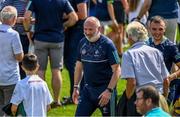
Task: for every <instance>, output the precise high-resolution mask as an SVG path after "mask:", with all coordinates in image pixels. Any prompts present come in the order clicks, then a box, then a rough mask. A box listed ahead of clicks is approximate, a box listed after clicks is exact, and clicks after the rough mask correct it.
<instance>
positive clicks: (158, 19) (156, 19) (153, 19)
mask: <svg viewBox="0 0 180 117" xmlns="http://www.w3.org/2000/svg"><path fill="white" fill-rule="evenodd" d="M152 22H154V23H161V22H164V23H165V25H166V24H167V22H166V20H165V19H164V18H163V17H161V16H158V15H156V16H153V17H152V18H151V19H150V24H151V23H152Z"/></svg>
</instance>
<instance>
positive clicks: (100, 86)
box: [72, 17, 120, 116]
mask: <svg viewBox="0 0 180 117" xmlns="http://www.w3.org/2000/svg"><path fill="white" fill-rule="evenodd" d="M84 34H85V38H83V39H82V40H81V41H80V43H79V47H78V57H77V62H76V67H75V75H74V91H73V96H72V98H73V101H74V103H76V104H77V103H78V106H77V110H76V114H75V115H76V116H90V115H92V113H93V112H94V111H95V110H96V109H97V108H99V109H100V110H101V112H102V114H103V116H110V101H109V100H110V98H111V94H112V92H113V89H114V88H115V86H116V83H117V81H118V78H119V76H120V61H119V57H118V53H117V50H116V48H115V46H114V44H113V42H112V41H111V40H110V39H109V38H107V37H106V36H104V35H101V33H100V22H99V20H98V19H97V18H95V17H89V18H87V19H86V21H85V23H84ZM82 73H84V82H85V86H84V87H83V90H82V92H81V93H80V94H81V95H80V98H79V101H78V97H79V91H78V86H79V83H80V81H81V79H82Z"/></svg>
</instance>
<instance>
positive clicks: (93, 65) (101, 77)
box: [77, 35, 120, 87]
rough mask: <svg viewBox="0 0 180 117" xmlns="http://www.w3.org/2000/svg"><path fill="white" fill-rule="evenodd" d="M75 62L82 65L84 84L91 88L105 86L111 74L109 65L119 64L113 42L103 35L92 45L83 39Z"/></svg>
mask: <svg viewBox="0 0 180 117" xmlns="http://www.w3.org/2000/svg"><path fill="white" fill-rule="evenodd" d="M77 60H78V61H81V62H82V64H83V70H84V79H85V84H88V85H90V86H92V87H98V86H107V85H108V84H109V82H110V80H111V76H112V74H113V72H112V68H111V65H113V64H119V63H120V61H119V56H118V53H117V50H116V48H115V46H114V44H113V42H112V41H111V40H110V39H109V38H107V37H106V36H103V35H101V36H100V38H99V39H98V40H97V41H96V42H93V43H92V42H89V41H88V40H87V39H86V38H83V39H82V40H81V41H80V43H79V47H78V58H77Z"/></svg>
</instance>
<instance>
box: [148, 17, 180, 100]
mask: <svg viewBox="0 0 180 117" xmlns="http://www.w3.org/2000/svg"><path fill="white" fill-rule="evenodd" d="M149 30H150V33H151V35H152V37H150V38H149V39H148V41H147V44H148V45H149V46H151V47H154V48H156V49H158V50H160V51H161V52H162V54H163V58H164V62H165V65H166V67H167V69H168V71H169V72H170V73H171V74H170V75H169V76H168V78H169V80H170V81H172V82H171V84H170V93H169V97H168V102H169V103H171V102H172V101H173V100H174V97H175V96H174V91H175V90H176V89H175V87H174V86H177V85H179V84H180V80H179V79H177V78H178V77H179V76H180V69H179V68H180V53H179V51H178V48H177V47H176V45H175V44H174V43H173V42H172V41H170V39H168V38H167V37H165V36H164V34H165V31H166V22H165V20H164V19H163V18H162V17H160V16H154V17H152V18H151V20H150V28H149ZM173 63H175V64H176V65H177V66H178V70H177V71H175V72H171V69H172V65H173ZM174 79H176V80H174Z"/></svg>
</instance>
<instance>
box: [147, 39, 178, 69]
mask: <svg viewBox="0 0 180 117" xmlns="http://www.w3.org/2000/svg"><path fill="white" fill-rule="evenodd" d="M146 43H147V44H148V45H149V46H151V47H155V48H156V49H158V50H160V51H161V52H162V54H163V57H164V62H165V64H166V67H167V69H168V71H169V72H170V71H171V68H172V64H173V63H178V62H180V53H179V50H178V48H177V46H176V45H175V44H174V43H173V42H171V41H170V40H169V39H167V38H165V37H164V39H163V41H162V42H161V44H159V45H155V44H154V41H153V39H152V38H149V39H148V40H147V42H146Z"/></svg>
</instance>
